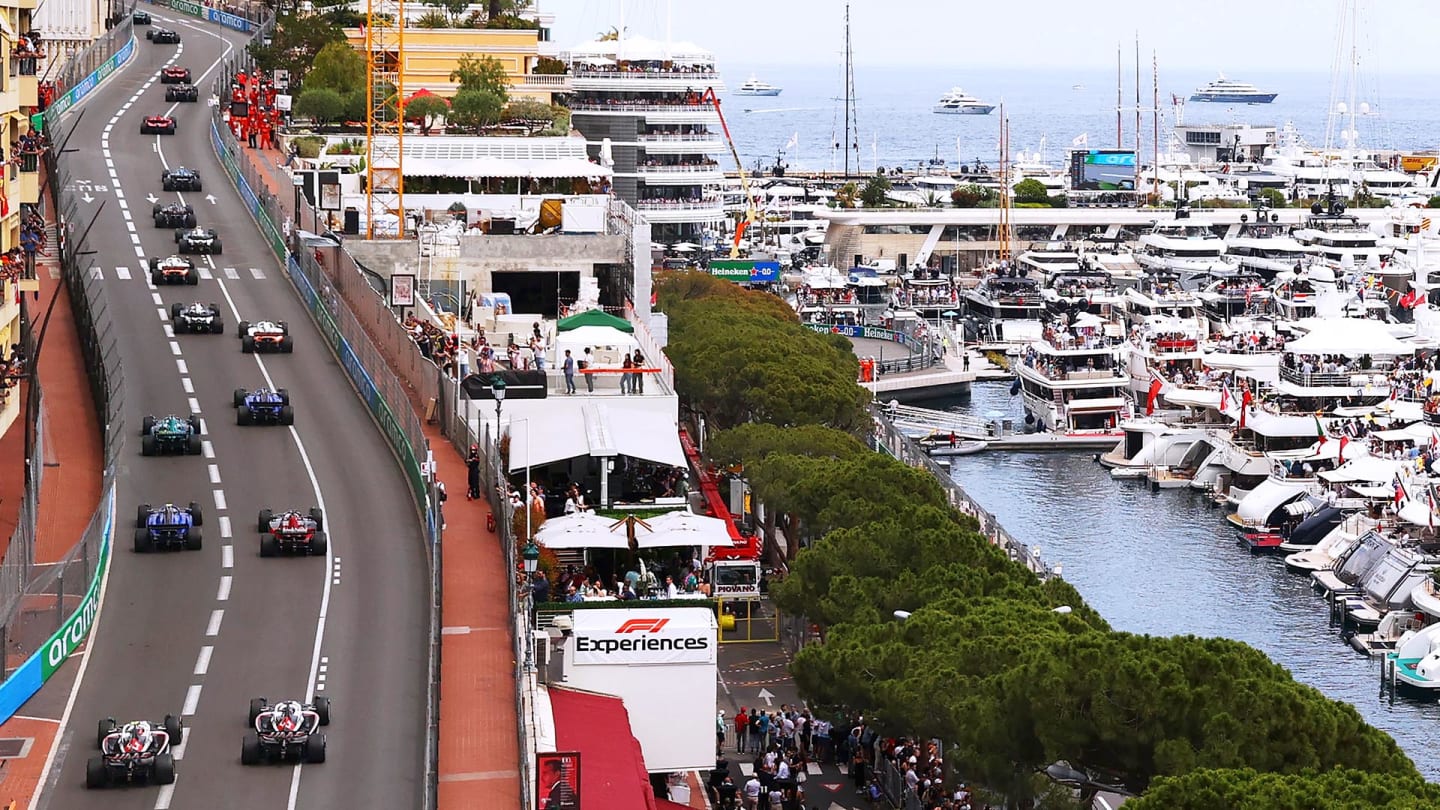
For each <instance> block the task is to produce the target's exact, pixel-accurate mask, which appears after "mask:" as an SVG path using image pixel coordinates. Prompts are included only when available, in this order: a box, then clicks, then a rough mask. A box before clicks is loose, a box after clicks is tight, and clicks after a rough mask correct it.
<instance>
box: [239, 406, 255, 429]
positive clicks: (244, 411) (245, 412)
mask: <svg viewBox="0 0 1440 810" xmlns="http://www.w3.org/2000/svg"><path fill="white" fill-rule="evenodd" d="M254 422H255V419H254V417H253V415H252V414H251V413H250V406H249V405H241V406H240V407H238V408H236V409H235V424H237V425H250V424H253V423H254Z"/></svg>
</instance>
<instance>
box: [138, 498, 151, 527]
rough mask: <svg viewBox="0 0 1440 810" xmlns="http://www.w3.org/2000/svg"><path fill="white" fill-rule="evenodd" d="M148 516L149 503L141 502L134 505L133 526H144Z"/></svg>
mask: <svg viewBox="0 0 1440 810" xmlns="http://www.w3.org/2000/svg"><path fill="white" fill-rule="evenodd" d="M149 517H150V504H148V503H142V504H140V505H139V506H137V507H135V528H137V529H143V528H145V523H146V522H147V520H148V519H149Z"/></svg>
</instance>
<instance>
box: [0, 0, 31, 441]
mask: <svg viewBox="0 0 1440 810" xmlns="http://www.w3.org/2000/svg"><path fill="white" fill-rule="evenodd" d="M36 6H37V3H36V1H35V0H0V53H3V59H4V64H3V67H0V150H3V153H0V154H3V155H4V160H3V168H0V253H4V252H6V251H9V250H10V249H11V248H13V247H15V246H16V245H19V244H20V205H21V204H22V203H37V202H39V201H40V158H39V156H38V155H29V156H27V155H24V154H21V153H20V151H19V149H18V148H17V145H18V142H19V139H20V137H21V136H22V135H25V134H27V133H28V132H29V131H30V114H31V113H33V112H35V106H36V104H37V103H38V93H39V76H38V75H37V74H38V73H39V64H40V62H41V57H40V55H39V54H37V53H36V51H34V50H32V49H31V48H30V46H29V44H28V43H27V42H26V41H25V40H24V39H23V37H22V34H23V32H26V31H31V30H33V29H34V25H32V19H31V14H32V13H33V11H34V10H35V8H36ZM39 288H40V282H39V281H38V280H36V279H34V278H27V277H25V274H23V273H22V274H21V275H20V276H19V277H18V278H9V277H8V274H7V277H5V278H4V280H3V283H0V348H3V350H4V352H5V356H6V357H9V353H10V347H11V346H12V345H14V344H16V343H19V342H21V341H20V336H21V331H20V330H21V321H20V304H19V299H20V295H21V294H22V293H25V294H28V293H30V292H33V291H35V290H38V289H39ZM0 399H3V402H0V434H3V433H4V432H5V431H7V430H9V429H10V428H11V426H12V425H14V424H15V422H16V420H17V419H18V418H19V416H20V396H19V394H18V389H17V388H10V389H9V390H7V391H5V392H4V393H3V397H0Z"/></svg>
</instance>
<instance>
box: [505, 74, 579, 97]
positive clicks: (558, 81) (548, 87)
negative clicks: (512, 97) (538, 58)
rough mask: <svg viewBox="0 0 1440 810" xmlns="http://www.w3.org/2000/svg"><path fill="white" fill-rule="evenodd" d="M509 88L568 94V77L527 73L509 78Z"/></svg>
mask: <svg viewBox="0 0 1440 810" xmlns="http://www.w3.org/2000/svg"><path fill="white" fill-rule="evenodd" d="M510 86H511V87H513V88H515V89H516V90H535V91H543V92H546V93H568V92H570V77H569V76H566V75H563V74H553V73H527V74H525V75H524V76H520V77H514V76H512V77H511V80H510Z"/></svg>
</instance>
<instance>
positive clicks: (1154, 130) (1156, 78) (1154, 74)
mask: <svg viewBox="0 0 1440 810" xmlns="http://www.w3.org/2000/svg"><path fill="white" fill-rule="evenodd" d="M1150 78H1151V81H1152V82H1153V84H1152V88H1153V92H1154V100H1153V101H1151V105H1150V127H1151V134H1150V140H1151V144H1150V146H1151V153H1152V155H1153V158H1152V160H1151V163H1150V193H1151V195H1153V196H1154V198H1155V200H1156V202H1158V201H1159V200H1160V57H1159V56H1158V55H1156V53H1155V51H1151V52H1150ZM1181 175H1182V177H1181V179H1182V180H1183V179H1184V177H1183V175H1184V172H1183V171H1182V172H1181Z"/></svg>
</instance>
